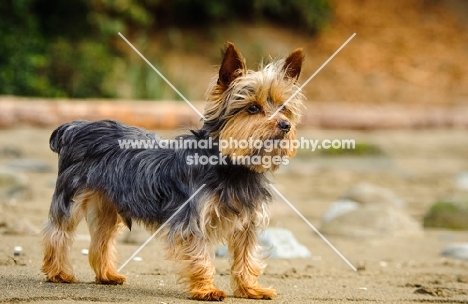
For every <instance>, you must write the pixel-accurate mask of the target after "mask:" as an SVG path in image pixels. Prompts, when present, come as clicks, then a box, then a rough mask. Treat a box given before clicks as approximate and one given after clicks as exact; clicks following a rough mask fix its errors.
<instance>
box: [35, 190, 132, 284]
mask: <svg viewBox="0 0 468 304" xmlns="http://www.w3.org/2000/svg"><path fill="white" fill-rule="evenodd" d="M83 217H86V220H87V222H88V227H89V230H90V234H91V244H90V248H89V262H90V265H91V267H92V268H93V270H94V272H95V274H96V281H97V282H99V283H103V284H122V283H123V282H124V281H125V277H124V276H122V275H120V274H118V272H117V270H116V269H115V267H114V262H115V248H114V242H115V236H116V234H117V231H118V229H119V228H120V226H122V224H121V220H120V217H119V216H118V214H117V211H116V209H115V207H114V205H113V204H112V203H111V202H110V201H109V200H108V199H107V198H106V197H105V196H104V195H103V194H101V193H99V192H98V191H93V190H85V191H82V192H81V193H79V194H78V195H76V196H75V197H74V198H73V207H72V210H71V214H70V217H69V218H68V219H64V221H63V222H61V223H60V224H58V225H57V224H52V223H48V224H47V226H46V228H45V230H44V239H43V245H44V261H43V265H42V268H41V270H42V271H43V272H44V273H45V274H46V276H47V280H49V281H51V282H57V283H61V282H63V283H72V282H75V281H76V279H75V276H74V274H73V267H72V265H71V263H70V261H69V251H70V246H71V245H72V243H73V235H74V230H75V229H76V226H77V225H78V223H79V222H80V221H81V220H82V219H83Z"/></svg>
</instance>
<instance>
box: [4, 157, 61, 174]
mask: <svg viewBox="0 0 468 304" xmlns="http://www.w3.org/2000/svg"><path fill="white" fill-rule="evenodd" d="M5 166H6V167H7V168H9V169H11V170H14V171H22V172H34V173H48V172H52V166H51V165H50V164H48V163H46V162H44V161H42V160H39V159H27V158H21V159H15V160H12V161H10V162H8V163H6V165H5Z"/></svg>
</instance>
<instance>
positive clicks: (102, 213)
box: [86, 192, 125, 285]
mask: <svg viewBox="0 0 468 304" xmlns="http://www.w3.org/2000/svg"><path fill="white" fill-rule="evenodd" d="M86 221H87V222H88V227H89V232H90V234H91V244H90V247H89V263H90V265H91V267H92V268H93V270H94V273H95V274H96V282H97V283H101V284H114V285H115V284H122V283H123V282H125V276H123V275H121V274H119V273H118V272H117V269H116V268H115V265H114V264H115V259H116V250H115V238H116V236H117V233H118V231H119V229H120V227H121V226H122V225H123V224H122V220H121V217H120V216H119V214H118V213H117V209H116V208H115V206H114V204H113V203H112V202H111V201H110V200H109V199H108V198H107V197H106V196H105V195H104V194H102V193H99V192H92V194H90V195H89V201H88V204H87V213H86Z"/></svg>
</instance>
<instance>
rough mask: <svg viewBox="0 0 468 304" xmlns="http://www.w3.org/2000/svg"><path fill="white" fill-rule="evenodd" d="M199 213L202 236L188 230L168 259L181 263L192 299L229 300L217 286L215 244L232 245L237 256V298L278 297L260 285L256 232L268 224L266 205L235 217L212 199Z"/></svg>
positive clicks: (170, 247)
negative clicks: (213, 262)
mask: <svg viewBox="0 0 468 304" xmlns="http://www.w3.org/2000/svg"><path fill="white" fill-rule="evenodd" d="M199 214H200V219H199V222H200V223H201V225H200V228H201V229H202V230H201V231H200V232H201V233H200V234H199V235H197V233H196V232H188V231H187V230H186V231H185V234H184V233H182V234H180V235H179V237H178V239H177V241H176V242H175V244H168V258H169V259H172V260H175V261H176V262H177V263H176V265H178V274H179V276H180V281H181V282H183V283H187V285H188V292H189V294H190V295H191V297H192V298H193V299H197V300H215V301H217V300H222V299H224V298H225V297H226V294H225V293H224V292H223V291H220V290H219V289H217V288H216V286H215V285H214V283H213V274H214V272H215V270H214V266H213V264H212V257H211V255H210V251H211V249H212V248H213V245H215V244H218V243H224V242H227V243H228V245H229V250H230V252H231V254H232V256H233V266H232V276H233V278H232V281H233V284H232V285H233V286H234V287H235V293H234V295H235V296H238V297H243V298H256V299H270V298H272V297H274V296H275V295H276V293H275V291H274V290H273V289H267V288H262V287H260V286H259V285H258V284H257V278H258V276H259V275H260V273H261V271H262V269H263V262H262V259H261V258H260V257H259V256H258V255H257V251H258V248H257V245H256V244H257V239H256V237H257V236H256V231H257V230H258V229H263V228H264V227H266V225H267V224H268V218H269V217H268V213H267V208H266V205H261V206H260V207H259V209H258V210H257V211H256V212H254V213H249V212H241V214H238V215H235V214H233V213H232V212H227V211H226V210H223V209H221V208H220V206H219V204H218V200H217V198H216V197H211V198H207V199H206V203H205V204H203V205H202V208H201V210H199ZM246 227H248V228H247V229H246Z"/></svg>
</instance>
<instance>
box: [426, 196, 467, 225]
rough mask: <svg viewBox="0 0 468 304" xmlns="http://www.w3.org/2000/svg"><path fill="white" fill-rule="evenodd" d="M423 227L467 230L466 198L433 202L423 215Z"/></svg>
mask: <svg viewBox="0 0 468 304" xmlns="http://www.w3.org/2000/svg"><path fill="white" fill-rule="evenodd" d="M424 227H428V228H445V229H453V230H468V198H460V199H453V200H447V201H441V202H437V203H435V204H434V205H432V206H431V208H430V209H429V211H428V212H427V213H426V215H425V216H424Z"/></svg>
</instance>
